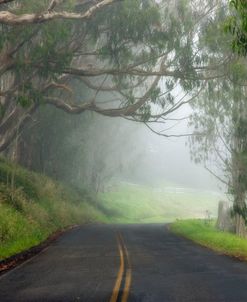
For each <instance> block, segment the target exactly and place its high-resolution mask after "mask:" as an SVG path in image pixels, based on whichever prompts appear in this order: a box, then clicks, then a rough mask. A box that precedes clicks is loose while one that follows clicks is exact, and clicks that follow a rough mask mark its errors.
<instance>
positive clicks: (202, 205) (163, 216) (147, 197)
mask: <svg viewBox="0 0 247 302" xmlns="http://www.w3.org/2000/svg"><path fill="white" fill-rule="evenodd" d="M221 198H222V196H221V195H220V194H219V193H216V192H209V191H199V190H194V189H191V188H183V187H181V186H179V185H176V184H168V183H166V184H164V185H162V186H158V187H147V186H142V185H135V184H130V183H122V184H120V185H119V186H117V187H115V188H114V189H113V190H112V191H111V192H106V193H101V194H100V200H101V202H102V205H103V207H104V208H105V210H106V211H108V212H109V214H110V213H112V217H111V219H110V221H111V222H115V223H155V222H160V223H162V222H172V221H174V220H176V219H187V218H205V217H206V211H209V212H210V213H211V216H212V217H215V216H216V213H217V207H218V201H219V200H220V199H221Z"/></svg>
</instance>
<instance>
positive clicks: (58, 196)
mask: <svg viewBox="0 0 247 302" xmlns="http://www.w3.org/2000/svg"><path fill="white" fill-rule="evenodd" d="M0 180H1V183H0V260H1V259H4V258H7V257H9V256H11V255H14V254H16V253H18V252H21V251H23V250H26V249H28V248H30V247H32V246H34V245H37V244H39V243H40V242H42V241H43V240H45V239H46V238H47V237H49V235H51V234H52V233H54V232H55V231H57V230H60V229H63V228H64V227H66V226H69V225H73V224H82V223H88V222H94V221H101V222H107V217H106V216H105V215H104V213H102V212H101V211H100V210H98V209H97V207H96V206H95V205H94V204H93V203H92V202H91V200H90V198H91V197H90V196H89V195H86V193H84V195H83V194H82V192H78V191H76V190H75V189H72V188H69V187H65V186H64V185H62V184H59V183H57V182H55V181H53V180H52V179H50V178H48V177H46V176H43V175H40V174H37V173H33V172H30V171H28V170H26V169H23V168H21V167H20V166H16V165H14V164H12V163H9V162H7V161H6V160H4V159H2V158H1V159H0ZM83 196H84V197H83Z"/></svg>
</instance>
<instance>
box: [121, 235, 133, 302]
mask: <svg viewBox="0 0 247 302" xmlns="http://www.w3.org/2000/svg"><path fill="white" fill-rule="evenodd" d="M119 237H120V239H121V242H122V245H123V247H124V251H125V255H126V258H127V265H128V269H127V272H126V277H125V286H124V290H123V295H122V299H121V302H127V301H128V297H129V293H130V285H131V279H132V268H131V262H130V257H129V252H128V249H127V247H126V245H125V243H124V239H123V236H122V235H121V234H120V235H119Z"/></svg>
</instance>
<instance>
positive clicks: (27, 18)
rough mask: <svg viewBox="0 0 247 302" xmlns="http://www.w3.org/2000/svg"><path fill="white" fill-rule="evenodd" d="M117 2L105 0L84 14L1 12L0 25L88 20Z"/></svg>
mask: <svg viewBox="0 0 247 302" xmlns="http://www.w3.org/2000/svg"><path fill="white" fill-rule="evenodd" d="M116 1H119V0H103V1H101V2H99V3H98V4H95V5H94V6H92V7H90V8H89V9H88V10H87V11H86V12H85V13H83V14H80V13H70V12H66V11H64V12H53V11H46V12H43V13H37V14H22V15H15V14H13V13H11V12H9V11H0V23H2V24H8V25H24V24H35V23H44V22H48V21H51V20H55V19H69V20H88V19H90V18H91V17H92V16H93V15H94V14H95V13H96V12H97V11H99V10H101V9H102V8H103V7H106V6H108V5H110V4H112V3H113V2H116Z"/></svg>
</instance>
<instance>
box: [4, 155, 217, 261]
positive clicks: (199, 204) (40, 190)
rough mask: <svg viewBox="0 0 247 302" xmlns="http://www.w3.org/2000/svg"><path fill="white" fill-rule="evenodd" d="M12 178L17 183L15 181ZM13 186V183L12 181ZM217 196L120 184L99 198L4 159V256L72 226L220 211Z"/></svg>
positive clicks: (164, 186) (162, 219)
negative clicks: (217, 209)
mask: <svg viewBox="0 0 247 302" xmlns="http://www.w3.org/2000/svg"><path fill="white" fill-rule="evenodd" d="M12 180H14V181H12ZM13 184H14V185H13ZM218 199H219V196H217V195H214V194H211V193H210V192H199V191H196V190H191V189H186V188H183V190H182V191H181V190H180V189H178V188H177V186H176V185H174V184H168V183H165V184H162V186H159V187H155V188H154V187H148V186H141V185H133V184H126V183H121V184H120V185H118V186H115V187H114V188H113V189H112V190H111V192H105V193H100V194H99V195H98V196H97V198H96V197H95V196H93V195H92V194H89V193H87V192H82V191H81V190H78V189H75V188H71V187H67V186H66V185H64V184H60V183H58V182H56V181H54V180H52V179H50V178H48V177H46V176H44V175H40V174H38V173H34V172H30V171H28V170H26V169H23V168H22V167H20V166H17V165H14V164H12V163H10V162H8V161H6V160H5V159H3V158H0V260H2V259H5V258H7V257H9V256H11V255H14V254H16V253H19V252H21V251H23V250H26V249H28V248H30V247H32V246H34V245H37V244H39V243H40V242H42V241H43V240H45V239H46V238H47V237H49V235H51V234H52V233H54V232H55V231H57V230H60V229H62V228H64V227H66V226H69V225H72V224H83V223H89V222H102V223H156V222H159V223H164V222H171V221H174V220H175V219H177V218H180V219H181V218H183V219H185V218H191V217H192V218H193V217H196V218H198V217H205V212H206V210H209V211H211V212H212V214H213V215H215V214H216V208H217V203H218Z"/></svg>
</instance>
